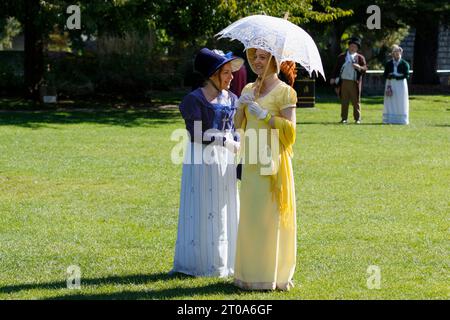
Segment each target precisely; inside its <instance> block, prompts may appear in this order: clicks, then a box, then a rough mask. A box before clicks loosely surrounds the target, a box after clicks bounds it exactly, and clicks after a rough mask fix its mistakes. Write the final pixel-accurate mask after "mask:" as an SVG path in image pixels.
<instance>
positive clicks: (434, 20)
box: [393, 0, 450, 84]
mask: <svg viewBox="0 0 450 320" xmlns="http://www.w3.org/2000/svg"><path fill="white" fill-rule="evenodd" d="M393 8H395V12H396V13H397V15H398V16H399V18H400V19H402V20H403V21H405V22H406V23H407V24H409V25H410V26H411V27H413V28H414V29H415V30H416V37H415V41H414V61H413V69H414V75H413V77H412V82H413V83H415V84H439V77H438V75H437V73H436V71H437V57H438V48H439V38H438V37H439V27H440V26H441V24H443V23H449V21H450V18H449V17H450V3H449V2H448V1H447V0H433V1H431V0H403V1H398V2H397V3H396V4H394V7H393Z"/></svg>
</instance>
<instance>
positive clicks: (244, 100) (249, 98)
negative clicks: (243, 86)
mask: <svg viewBox="0 0 450 320" xmlns="http://www.w3.org/2000/svg"><path fill="white" fill-rule="evenodd" d="M254 100H255V96H254V95H253V93H245V94H243V95H242V96H240V97H239V100H238V101H237V103H236V105H237V108H238V109H239V108H241V107H243V106H244V105H245V104H248V103H249V102H251V101H254Z"/></svg>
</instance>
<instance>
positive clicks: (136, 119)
mask: <svg viewBox="0 0 450 320" xmlns="http://www.w3.org/2000/svg"><path fill="white" fill-rule="evenodd" d="M180 119H181V115H180V113H179V111H178V110H177V109H163V110H160V109H156V110H155V109H145V110H141V109H138V110H108V111H100V110H99V111H97V110H94V111H92V110H87V111H83V110H79V111H78V110H77V111H11V112H10V111H3V112H0V126H20V127H26V128H31V129H39V128H45V127H50V126H51V125H54V124H80V123H92V124H104V125H117V126H123V127H137V126H150V127H151V126H157V125H162V124H167V123H172V122H174V121H177V120H180Z"/></svg>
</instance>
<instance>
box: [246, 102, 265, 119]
mask: <svg viewBox="0 0 450 320" xmlns="http://www.w3.org/2000/svg"><path fill="white" fill-rule="evenodd" d="M248 111H249V112H250V113H251V114H252V115H254V116H255V117H256V118H258V119H259V120H262V119H264V118H265V117H267V113H268V112H269V111H267V110H264V109H263V108H261V107H260V106H259V104H258V103H257V102H255V101H251V102H249V103H248Z"/></svg>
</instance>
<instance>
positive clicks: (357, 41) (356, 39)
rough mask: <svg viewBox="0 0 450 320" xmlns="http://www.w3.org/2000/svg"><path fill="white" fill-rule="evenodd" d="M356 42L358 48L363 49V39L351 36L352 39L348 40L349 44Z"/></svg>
mask: <svg viewBox="0 0 450 320" xmlns="http://www.w3.org/2000/svg"><path fill="white" fill-rule="evenodd" d="M352 43H353V44H356V45H357V46H358V49H361V39H359V38H357V37H351V38H350V40H348V44H349V45H350V44H352Z"/></svg>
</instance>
